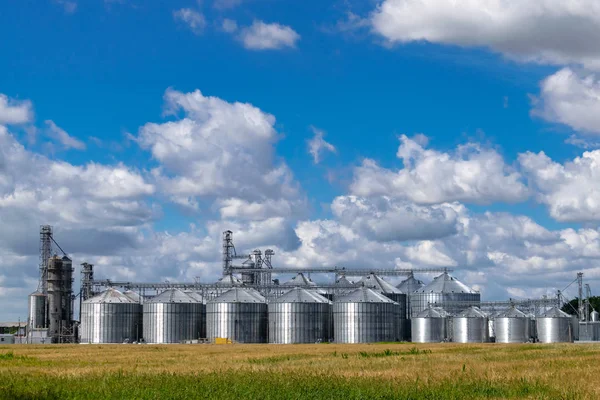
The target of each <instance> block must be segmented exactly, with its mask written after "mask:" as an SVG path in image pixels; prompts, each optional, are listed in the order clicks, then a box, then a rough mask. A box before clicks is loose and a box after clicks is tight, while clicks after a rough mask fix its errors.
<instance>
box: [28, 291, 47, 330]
mask: <svg viewBox="0 0 600 400" xmlns="http://www.w3.org/2000/svg"><path fill="white" fill-rule="evenodd" d="M28 319H29V322H28V328H29V329H42V328H45V327H46V296H45V295H44V294H43V293H40V292H38V291H35V292H33V293H31V294H30V295H29V317H28Z"/></svg>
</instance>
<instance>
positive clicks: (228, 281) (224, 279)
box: [215, 274, 244, 286]
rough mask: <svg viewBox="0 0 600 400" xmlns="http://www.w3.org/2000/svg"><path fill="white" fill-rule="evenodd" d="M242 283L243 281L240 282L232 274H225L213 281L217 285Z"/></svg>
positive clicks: (237, 284)
mask: <svg viewBox="0 0 600 400" xmlns="http://www.w3.org/2000/svg"><path fill="white" fill-rule="evenodd" d="M243 284H244V282H242V281H241V280H239V279H238V278H236V277H235V276H233V275H232V274H229V275H225V276H224V277H222V278H221V279H219V280H218V281H217V282H216V283H215V285H217V286H242V285H243Z"/></svg>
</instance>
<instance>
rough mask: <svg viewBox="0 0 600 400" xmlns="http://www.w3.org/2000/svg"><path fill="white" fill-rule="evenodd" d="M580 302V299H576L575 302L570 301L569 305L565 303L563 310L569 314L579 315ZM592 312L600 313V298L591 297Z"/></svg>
mask: <svg viewBox="0 0 600 400" xmlns="http://www.w3.org/2000/svg"><path fill="white" fill-rule="evenodd" d="M578 302H579V299H578V298H577V297H575V298H574V299H573V300H571V301H569V302H568V303H565V304H564V305H563V306H562V308H561V310H563V311H564V312H566V313H567V314H571V315H575V314H577V307H579V305H578ZM592 310H596V311H598V312H600V296H592V297H590V312H592Z"/></svg>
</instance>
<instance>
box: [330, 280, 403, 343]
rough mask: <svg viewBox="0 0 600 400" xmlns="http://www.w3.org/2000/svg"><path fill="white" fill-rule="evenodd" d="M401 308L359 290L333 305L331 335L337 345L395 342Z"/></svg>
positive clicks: (369, 290) (364, 290)
mask: <svg viewBox="0 0 600 400" xmlns="http://www.w3.org/2000/svg"><path fill="white" fill-rule="evenodd" d="M399 314H400V305H399V304H398V303H396V302H395V301H393V300H392V299H390V298H389V297H386V296H384V295H382V294H380V293H377V292H375V291H374V290H372V289H369V288H366V287H362V288H360V289H357V290H355V291H353V292H352V293H350V294H348V295H346V296H343V297H340V298H338V299H336V300H335V301H334V302H333V325H334V328H333V333H334V337H335V341H336V342H337V343H373V342H389V341H396V340H398V339H399V337H398V320H399Z"/></svg>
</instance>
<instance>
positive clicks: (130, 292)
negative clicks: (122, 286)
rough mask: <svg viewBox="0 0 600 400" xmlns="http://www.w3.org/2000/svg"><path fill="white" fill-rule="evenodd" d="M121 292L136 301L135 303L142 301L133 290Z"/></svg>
mask: <svg viewBox="0 0 600 400" xmlns="http://www.w3.org/2000/svg"><path fill="white" fill-rule="evenodd" d="M123 294H124V295H125V296H127V297H129V298H130V299H131V300H133V301H135V302H137V303H141V302H142V298H141V296H140V295H139V293H137V292H134V291H133V290H126V291H124V292H123Z"/></svg>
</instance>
